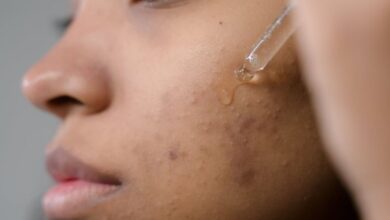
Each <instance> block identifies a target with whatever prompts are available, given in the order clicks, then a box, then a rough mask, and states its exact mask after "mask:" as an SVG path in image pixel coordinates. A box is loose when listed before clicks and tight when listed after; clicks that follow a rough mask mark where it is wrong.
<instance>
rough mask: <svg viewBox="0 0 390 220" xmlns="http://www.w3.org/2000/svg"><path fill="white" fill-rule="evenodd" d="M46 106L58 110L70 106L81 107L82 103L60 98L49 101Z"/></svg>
mask: <svg viewBox="0 0 390 220" xmlns="http://www.w3.org/2000/svg"><path fill="white" fill-rule="evenodd" d="M48 105H49V106H51V107H56V108H58V107H66V106H72V105H83V103H82V102H80V101H79V100H77V99H75V98H73V97H70V96H60V97H56V98H53V99H51V100H49V101H48Z"/></svg>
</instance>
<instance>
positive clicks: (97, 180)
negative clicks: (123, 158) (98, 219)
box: [43, 148, 122, 219]
mask: <svg viewBox="0 0 390 220" xmlns="http://www.w3.org/2000/svg"><path fill="white" fill-rule="evenodd" d="M46 166H47V169H48V171H49V173H50V175H51V176H52V177H53V179H54V180H55V182H56V185H55V186H54V187H53V188H51V189H50V190H49V191H48V192H47V193H46V194H45V196H44V198H43V208H44V211H45V213H46V215H47V217H49V218H50V219H72V218H76V217H80V216H82V215H84V214H86V213H87V212H88V210H89V209H91V208H93V207H95V206H97V205H99V204H101V203H104V202H106V201H107V200H108V199H109V198H111V197H112V196H113V195H114V194H115V193H116V192H118V191H119V189H120V188H121V185H122V183H121V182H120V180H119V179H118V178H116V177H115V176H112V175H109V174H106V173H103V172H101V171H99V170H97V169H95V168H93V167H91V166H88V165H86V164H85V163H83V162H81V161H80V160H79V159H77V158H75V157H74V156H72V155H70V154H69V153H68V152H66V151H65V150H63V149H61V148H58V149H56V150H54V151H52V152H50V153H49V154H48V155H47V160H46Z"/></svg>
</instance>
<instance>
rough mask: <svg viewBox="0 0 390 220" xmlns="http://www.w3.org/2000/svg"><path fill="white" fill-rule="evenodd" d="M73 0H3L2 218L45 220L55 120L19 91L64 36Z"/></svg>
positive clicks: (0, 93)
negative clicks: (62, 23) (47, 157)
mask: <svg viewBox="0 0 390 220" xmlns="http://www.w3.org/2000/svg"><path fill="white" fill-rule="evenodd" d="M69 8H70V7H69V1H68V0H61V1H58V0H56V1H53V0H0V219H1V220H41V219H44V217H43V215H42V212H41V207H40V197H41V195H42V193H43V192H44V191H45V190H46V189H47V188H48V187H49V186H50V179H49V178H48V176H47V175H46V173H45V169H44V156H43V152H44V147H45V145H46V144H47V143H48V142H49V140H50V138H51V136H52V135H53V134H54V132H55V127H56V123H57V121H56V119H54V118H53V117H51V116H49V115H46V114H44V113H42V112H40V111H38V110H36V109H34V108H33V107H32V106H30V105H29V103H28V102H27V101H26V100H25V99H24V98H23V96H22V95H21V92H20V80H21V78H22V76H23V74H24V72H25V71H26V70H27V69H28V68H29V67H30V66H31V65H32V64H33V63H35V62H36V61H37V60H38V59H39V58H40V57H41V56H42V55H44V54H45V52H46V51H47V50H48V49H49V48H50V47H51V46H53V45H54V43H55V42H56V40H58V38H59V37H60V36H61V32H60V31H59V30H58V28H57V29H56V27H55V26H56V25H55V24H56V23H58V21H59V20H61V19H63V18H65V17H66V16H67V15H69V14H70V9H69Z"/></svg>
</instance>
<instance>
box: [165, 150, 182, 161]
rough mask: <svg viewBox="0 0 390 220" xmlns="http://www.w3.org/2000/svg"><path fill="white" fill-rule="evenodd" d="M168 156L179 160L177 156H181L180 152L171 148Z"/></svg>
mask: <svg viewBox="0 0 390 220" xmlns="http://www.w3.org/2000/svg"><path fill="white" fill-rule="evenodd" d="M168 157H169V159H170V160H177V158H178V157H179V154H178V152H177V151H176V150H170V151H169V152H168Z"/></svg>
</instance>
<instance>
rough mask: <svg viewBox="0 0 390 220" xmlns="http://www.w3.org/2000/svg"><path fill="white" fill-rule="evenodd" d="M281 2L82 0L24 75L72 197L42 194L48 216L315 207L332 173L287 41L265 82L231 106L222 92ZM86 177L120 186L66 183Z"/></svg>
mask: <svg viewBox="0 0 390 220" xmlns="http://www.w3.org/2000/svg"><path fill="white" fill-rule="evenodd" d="M283 4H284V1H282V0H245V1H237V0H160V1H158V0H156V1H142V0H138V1H133V2H129V1H124V0H110V1H107V0H80V1H79V2H77V5H78V6H77V11H76V15H75V18H74V22H73V24H72V26H71V27H70V29H69V30H68V31H67V33H66V34H65V36H64V38H63V39H62V40H61V41H60V42H59V43H58V45H57V46H56V47H55V48H54V49H53V50H52V51H51V52H50V53H49V54H48V55H47V56H46V57H45V58H43V59H42V60H41V61H40V62H39V63H38V64H37V65H36V66H35V67H33V68H32V69H31V70H30V71H29V73H28V74H27V75H26V77H25V80H24V84H23V86H24V92H25V94H26V96H28V98H29V99H30V100H31V101H32V102H33V103H34V104H36V105H38V106H39V107H41V108H44V109H46V110H47V111H49V112H51V113H53V114H56V115H57V116H58V117H60V118H61V119H62V124H61V126H60V128H59V131H58V134H57V135H56V137H55V138H54V140H53V141H52V142H51V144H50V145H49V146H48V150H47V152H48V166H49V170H51V172H52V175H54V176H55V178H56V179H57V181H60V182H61V184H62V186H61V187H62V188H61V187H60V189H57V191H61V189H63V190H64V191H66V190H67V191H66V192H67V194H68V195H65V196H64V195H61V193H58V192H57V194H56V192H54V193H51V196H50V195H49V196H47V198H46V199H45V202H44V203H45V208H46V211H47V213H48V215H49V216H51V217H52V218H56V219H137V220H144V219H197V220H203V219H223V220H230V219H237V220H238V219H292V218H291V216H301V213H303V212H304V209H305V210H306V214H307V212H308V211H307V210H308V209H309V210H316V209H315V208H316V207H317V205H318V204H319V203H320V202H321V201H323V200H326V199H325V198H326V197H327V196H329V194H330V193H329V192H330V191H332V190H333V189H334V187H335V185H336V180H335V178H334V176H333V174H332V171H331V170H330V169H329V167H328V165H327V163H326V160H325V159H324V156H323V153H322V152H321V150H320V144H319V138H318V135H317V133H316V129H315V126H314V121H313V117H312V113H311V109H310V103H309V101H308V98H307V95H306V93H305V90H304V89H303V87H302V84H301V83H300V81H299V76H298V74H297V65H296V60H295V56H294V53H293V47H292V44H289V45H288V46H286V47H285V48H284V49H283V51H282V52H281V53H280V54H279V55H278V57H277V59H276V60H274V62H273V64H272V65H271V67H270V70H269V71H268V72H266V73H267V74H270V76H271V77H270V80H268V81H265V82H263V83H261V84H259V85H244V86H241V87H240V88H239V89H238V90H237V92H236V94H235V100H234V102H233V103H232V104H230V105H226V104H224V103H223V101H221V94H223V92H226V91H224V89H225V87H226V89H227V90H229V86H228V85H231V84H232V83H233V82H234V80H235V79H234V77H233V70H234V69H235V68H237V67H238V66H239V65H240V64H241V62H242V58H243V57H244V55H245V53H246V52H248V50H249V48H250V46H251V45H252V43H253V42H255V40H256V39H257V38H258V37H259V36H260V35H261V33H262V32H263V31H264V29H265V28H266V26H268V25H269V24H270V23H271V22H272V20H273V19H274V18H275V17H276V16H277V15H278V13H279V12H280V11H281V9H282V7H283ZM228 93H230V92H229V91H228ZM86 167H89V168H88V169H87V168H86ZM69 170H72V171H69ZM92 170H93V171H92ZM83 172H86V173H87V174H85V173H83ZM88 172H90V173H94V174H93V175H92V174H90V175H89V174H88ZM80 173H81V174H80ZM61 175H65V176H66V177H61ZM59 176H60V177H59ZM90 176H94V178H89V177H90ZM103 177H104V178H103ZM108 177H109V178H108ZM83 178H84V179H85V180H88V181H91V180H92V179H93V180H94V181H95V182H98V183H103V182H104V183H109V184H114V185H115V184H117V185H118V186H116V190H115V191H109V190H107V188H104V189H103V188H93V186H87V188H88V187H90V188H89V189H90V190H91V191H93V192H92V193H91V192H89V194H88V193H87V194H88V195H89V196H85V195H84V194H86V193H85V192H83V189H82V188H83V187H85V186H77V187H78V188H77V187H76V186H74V187H75V188H74V189H69V188H66V186H64V185H66V184H65V183H64V182H71V181H72V180H74V179H81V180H83ZM103 179H104V180H103ZM107 179H110V181H106V180H107ZM81 185H82V184H81ZM98 189H100V190H102V191H104V192H106V193H96V192H95V191H96V190H98ZM72 190H73V191H72ZM77 190H79V191H77ZM94 190H95V191H94ZM84 191H85V189H84ZM83 193H84V194H83ZM78 194H83V195H78ZM58 195H60V196H58ZM69 195H71V196H69ZM61 196H62V197H61ZM66 196H68V197H66ZM54 200H55V201H54ZM318 206H320V205H318ZM69 207H71V208H69ZM301 209H302V210H301ZM302 216H303V215H302ZM301 219H302V218H301Z"/></svg>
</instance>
